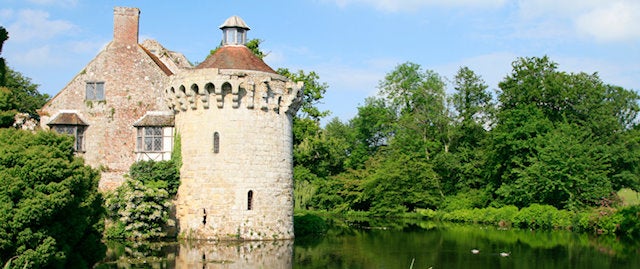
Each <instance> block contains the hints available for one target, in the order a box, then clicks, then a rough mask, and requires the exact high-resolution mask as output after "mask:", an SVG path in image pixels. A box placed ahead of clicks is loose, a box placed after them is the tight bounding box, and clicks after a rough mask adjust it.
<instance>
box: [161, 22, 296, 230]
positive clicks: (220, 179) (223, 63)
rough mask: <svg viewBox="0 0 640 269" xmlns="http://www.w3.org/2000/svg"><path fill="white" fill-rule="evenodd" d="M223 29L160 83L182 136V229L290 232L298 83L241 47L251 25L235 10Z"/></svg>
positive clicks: (178, 209) (179, 208) (178, 211)
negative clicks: (209, 48) (216, 42)
mask: <svg viewBox="0 0 640 269" xmlns="http://www.w3.org/2000/svg"><path fill="white" fill-rule="evenodd" d="M220 29H222V31H223V42H222V44H223V46H222V47H221V48H219V49H218V50H217V51H216V53H214V54H213V55H210V56H209V57H208V58H207V59H206V60H205V61H204V62H202V63H201V64H200V65H198V66H197V67H196V68H194V69H190V70H185V71H183V72H181V73H178V74H175V75H173V76H172V77H170V79H169V82H168V84H167V86H166V89H165V94H166V97H167V103H168V104H170V105H169V106H170V109H172V110H173V111H174V113H175V126H176V130H177V133H178V135H179V137H180V143H181V154H182V168H181V169H180V180H181V183H180V188H179V190H178V198H177V201H176V218H177V219H178V226H179V231H180V235H181V236H183V237H187V238H195V239H214V240H224V239H233V240H237V239H242V240H273V239H290V238H293V237H294V234H293V157H292V129H291V125H292V116H293V115H294V114H295V113H296V111H297V110H298V107H299V105H300V102H301V98H302V87H303V85H302V83H301V82H298V83H294V82H292V81H289V80H288V79H287V78H286V77H284V76H281V75H278V74H277V73H276V72H275V71H274V70H273V69H271V67H269V66H268V65H267V64H265V63H264V62H263V61H262V59H260V58H258V57H256V56H255V55H254V54H253V53H252V52H251V51H250V50H249V49H248V48H247V47H245V46H244V44H245V42H246V33H247V31H248V30H249V27H248V26H247V25H246V24H245V23H244V21H243V20H242V19H241V18H240V17H237V16H233V17H231V18H229V19H227V20H226V21H225V23H224V24H223V25H221V26H220Z"/></svg>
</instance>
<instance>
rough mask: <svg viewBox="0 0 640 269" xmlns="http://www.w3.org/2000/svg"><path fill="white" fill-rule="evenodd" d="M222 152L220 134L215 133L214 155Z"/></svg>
mask: <svg viewBox="0 0 640 269" xmlns="http://www.w3.org/2000/svg"><path fill="white" fill-rule="evenodd" d="M218 152H220V134H219V133H218V132H215V133H213V153H218Z"/></svg>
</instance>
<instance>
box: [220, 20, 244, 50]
mask: <svg viewBox="0 0 640 269" xmlns="http://www.w3.org/2000/svg"><path fill="white" fill-rule="evenodd" d="M220 29H222V45H223V46H237V45H242V46H244V44H245V43H246V42H247V31H249V29H250V28H249V26H247V24H246V23H245V22H244V21H243V20H242V18H240V17H238V16H231V17H229V18H228V19H227V20H226V21H224V23H223V24H222V25H220Z"/></svg>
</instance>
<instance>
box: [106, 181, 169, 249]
mask: <svg viewBox="0 0 640 269" xmlns="http://www.w3.org/2000/svg"><path fill="white" fill-rule="evenodd" d="M106 207H107V210H108V213H109V217H110V218H111V220H112V221H114V223H113V224H112V225H110V226H109V227H108V228H107V232H106V233H105V236H107V237H116V238H127V239H154V238H161V237H165V236H166V234H165V233H164V232H163V231H162V228H163V227H164V226H165V225H166V224H167V223H168V221H169V209H170V207H171V202H170V200H169V193H168V192H167V191H165V190H163V189H155V188H150V187H147V186H145V185H144V184H143V183H142V182H141V181H139V180H135V179H128V180H127V181H125V182H124V183H123V184H122V185H121V186H120V187H118V188H117V189H116V190H115V191H113V192H111V193H109V194H108V195H107V199H106Z"/></svg>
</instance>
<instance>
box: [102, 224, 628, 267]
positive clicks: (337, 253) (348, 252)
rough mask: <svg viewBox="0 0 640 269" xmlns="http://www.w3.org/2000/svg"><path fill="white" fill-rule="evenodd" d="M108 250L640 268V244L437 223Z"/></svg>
mask: <svg viewBox="0 0 640 269" xmlns="http://www.w3.org/2000/svg"><path fill="white" fill-rule="evenodd" d="M638 240H640V239H638ZM108 246H109V250H108V253H107V259H106V260H105V261H104V262H103V263H102V264H100V265H99V266H98V267H97V268H402V269H407V268H422V269H426V268H432V269H436V268H492V269H493V268H527V269H529V268H554V269H555V268H640V242H624V241H621V240H618V239H617V238H615V237H612V236H602V235H601V236H593V235H589V234H582V233H574V232H569V231H532V230H520V229H502V228H497V227H491V226H480V225H459V224H446V223H433V222H414V223H406V222H405V223H392V222H385V221H383V222H357V223H355V222H351V223H349V222H334V223H333V227H332V228H331V229H330V230H329V232H328V233H327V234H326V235H325V236H321V237H305V238H301V237H298V238H296V239H295V240H290V241H285V240H282V241H249V242H207V241H185V242H137V243H131V242H128V243H123V242H108Z"/></svg>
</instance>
